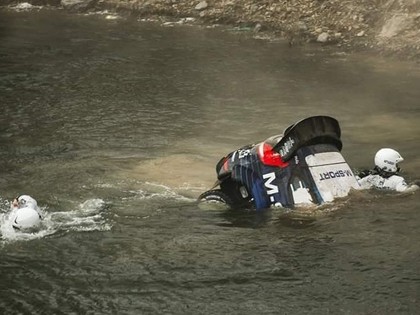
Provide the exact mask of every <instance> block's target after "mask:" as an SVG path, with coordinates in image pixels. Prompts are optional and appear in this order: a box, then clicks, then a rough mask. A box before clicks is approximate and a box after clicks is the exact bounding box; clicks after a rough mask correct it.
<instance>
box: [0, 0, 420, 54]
mask: <svg viewBox="0 0 420 315" xmlns="http://www.w3.org/2000/svg"><path fill="white" fill-rule="evenodd" d="M3 2H4V4H8V5H16V4H18V3H23V1H15V0H3ZM25 2H27V3H30V4H32V5H52V6H61V7H64V8H65V9H68V10H72V11H76V12H86V11H96V10H108V11H110V12H116V13H119V14H125V15H134V16H138V17H143V18H152V17H153V18H158V19H160V20H162V21H170V20H179V19H183V18H184V19H185V18H189V19H185V20H186V21H188V22H189V23H198V24H206V25H207V24H223V25H231V26H237V27H241V28H244V29H249V30H250V31H251V32H254V33H257V34H259V35H260V36H263V35H264V36H267V37H272V38H282V39H286V40H288V41H289V44H290V45H291V46H293V45H298V44H303V43H316V44H321V45H337V46H339V47H342V48H344V49H348V50H368V51H372V52H375V53H378V52H379V53H381V54H383V55H391V56H393V57H396V58H400V59H409V60H414V61H417V62H420V0H372V1H364V0H287V1H286V0H280V1H273V0H186V1H185V0H27V1H25Z"/></svg>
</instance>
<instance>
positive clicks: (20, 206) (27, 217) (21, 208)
mask: <svg viewBox="0 0 420 315" xmlns="http://www.w3.org/2000/svg"><path fill="white" fill-rule="evenodd" d="M10 208H11V210H12V212H11V218H12V226H13V228H14V229H15V230H28V229H32V228H36V227H38V226H39V225H40V224H41V220H42V216H41V213H40V209H39V207H38V203H37V202H36V200H35V199H34V198H32V197H31V196H29V195H20V196H18V197H16V198H15V199H14V200H13V202H12V204H11V206H10Z"/></svg>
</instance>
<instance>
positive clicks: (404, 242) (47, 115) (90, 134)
mask: <svg viewBox="0 0 420 315" xmlns="http://www.w3.org/2000/svg"><path fill="white" fill-rule="evenodd" d="M419 87H420V69H419V67H418V65H417V64H414V65H413V64H410V63H403V62H397V61H395V60H388V59H385V58H381V57H379V56H372V55H369V54H361V53H359V54H348V53H345V52H344V51H342V50H340V49H339V48H336V47H328V46H325V47H324V46H314V45H301V46H293V47H289V46H288V45H287V43H285V42H282V41H278V40H267V39H261V38H255V37H253V36H252V34H250V33H246V32H240V31H238V30H235V29H228V28H206V27H198V26H192V25H179V24H173V25H166V26H165V25H161V24H159V23H156V22H145V21H139V20H138V19H134V18H122V17H116V16H109V15H106V14H96V15H78V14H69V13H67V12H65V11H61V10H51V9H36V10H30V11H14V10H8V9H3V10H2V11H0V215H1V221H0V222H1V227H0V232H1V239H0V256H1V259H0V270H1V271H0V313H2V314H323V315H324V314H418V312H419V308H420V301H419V297H420V273H419V272H420V269H419V266H420V265H419V258H420V257H419V256H420V255H419V244H420V233H419V226H420V214H419V210H420V208H419V201H420V193H414V194H408V195H401V194H395V193H386V192H378V191H364V192H358V193H354V194H351V195H350V196H349V197H347V198H345V199H344V200H340V201H338V202H336V203H333V204H330V205H327V206H323V207H320V208H319V209H316V211H313V212H311V213H308V212H307V211H306V212H301V213H300V212H299V211H296V212H295V213H292V214H291V213H290V212H288V211H282V210H280V209H277V210H272V211H267V212H264V213H263V214H256V213H254V212H252V211H237V212H232V211H225V210H217V209H213V210H211V209H209V210H203V209H200V208H198V207H197V204H196V203H195V199H196V198H197V196H198V195H199V194H200V193H201V192H203V191H205V190H207V189H209V188H210V187H211V185H212V184H213V183H214V181H215V180H216V172H215V166H216V163H217V162H218V161H219V159H220V158H221V157H222V156H224V155H226V154H227V153H229V152H231V151H233V150H235V149H237V148H238V147H240V146H243V145H246V144H248V143H252V142H257V141H261V140H264V139H266V138H267V137H269V136H271V135H275V134H279V133H281V132H282V131H283V130H284V129H285V128H286V127H287V126H289V125H290V124H292V123H294V122H296V121H298V120H300V119H303V118H306V117H308V116H311V115H329V116H332V117H334V118H336V119H337V120H338V121H339V122H340V126H341V130H342V140H343V144H344V147H343V150H342V154H343V156H344V157H345V158H346V160H347V162H348V163H349V165H350V166H351V167H352V168H354V169H358V168H370V167H372V166H373V157H374V154H375V152H376V151H377V150H378V149H380V148H381V147H391V148H394V149H397V150H398V151H399V152H400V153H401V154H402V156H403V157H404V159H405V161H404V162H403V163H402V165H401V166H402V169H403V175H404V176H405V177H406V179H407V180H408V181H412V180H416V179H418V178H419V168H420V158H419V153H420V152H419V140H420V136H419V135H420V133H419V131H420V124H419V118H420V105H419V100H420V89H419ZM19 194H30V195H32V196H33V197H35V198H36V199H37V200H38V204H39V205H40V206H41V208H42V210H43V212H44V214H45V220H44V221H45V222H44V224H45V226H44V228H43V229H42V230H41V231H39V232H37V233H34V234H29V235H27V234H23V233H17V232H16V231H13V229H11V228H10V226H8V225H7V224H6V223H7V222H6V221H7V220H6V218H7V213H8V211H9V206H10V201H11V200H12V199H13V198H14V197H15V196H16V195H19Z"/></svg>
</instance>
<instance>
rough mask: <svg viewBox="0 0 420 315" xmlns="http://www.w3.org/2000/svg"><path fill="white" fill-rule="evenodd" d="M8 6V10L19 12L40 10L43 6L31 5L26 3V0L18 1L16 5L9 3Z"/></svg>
mask: <svg viewBox="0 0 420 315" xmlns="http://www.w3.org/2000/svg"><path fill="white" fill-rule="evenodd" d="M8 8H9V9H10V10H13V11H18V12H20V11H31V10H40V9H42V8H43V7H42V6H36V5H32V4H30V3H28V2H22V3H18V4H16V5H10V6H9V7H8Z"/></svg>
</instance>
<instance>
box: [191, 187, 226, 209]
mask: <svg viewBox="0 0 420 315" xmlns="http://www.w3.org/2000/svg"><path fill="white" fill-rule="evenodd" d="M198 202H199V204H210V205H216V206H221V207H224V208H228V209H229V208H232V207H233V205H234V204H233V201H232V199H231V198H230V197H229V196H228V195H226V194H225V193H224V192H222V191H221V190H220V189H213V190H208V191H206V192H204V193H202V194H201V195H200V196H199V197H198Z"/></svg>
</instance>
